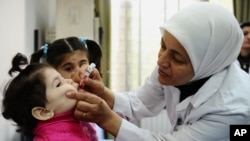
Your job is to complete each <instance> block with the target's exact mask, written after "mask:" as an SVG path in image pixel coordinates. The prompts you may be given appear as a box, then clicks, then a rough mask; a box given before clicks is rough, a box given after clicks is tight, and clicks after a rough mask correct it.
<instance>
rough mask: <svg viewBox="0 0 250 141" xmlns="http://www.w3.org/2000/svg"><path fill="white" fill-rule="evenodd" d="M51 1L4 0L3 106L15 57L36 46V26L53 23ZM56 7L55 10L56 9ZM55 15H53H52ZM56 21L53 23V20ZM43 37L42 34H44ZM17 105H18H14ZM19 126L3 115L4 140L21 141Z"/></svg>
mask: <svg viewBox="0 0 250 141" xmlns="http://www.w3.org/2000/svg"><path fill="white" fill-rule="evenodd" d="M49 1H50V3H51V0H0V17H1V22H0V57H1V59H2V61H1V63H0V100H1V102H0V108H1V105H2V91H3V85H4V84H5V83H6V81H7V80H8V79H9V76H8V74H7V72H8V70H9V68H10V66H11V59H12V57H13V56H14V55H15V54H16V53H17V52H22V53H25V54H26V55H27V56H30V54H31V53H32V52H33V49H34V29H39V30H43V28H45V26H46V25H47V24H48V23H49V19H50V18H48V17H49V12H48V11H49V10H48V9H49V8H51V7H49ZM52 10H53V9H52ZM52 15H53V14H52ZM52 23H53V22H52ZM41 38H42V37H41ZM13 106H14V105H13ZM18 139H19V137H18V135H17V134H15V126H13V125H12V123H11V122H10V121H6V120H5V119H4V118H3V117H2V114H1V115H0V141H18Z"/></svg>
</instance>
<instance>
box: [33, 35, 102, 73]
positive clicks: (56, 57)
mask: <svg viewBox="0 0 250 141" xmlns="http://www.w3.org/2000/svg"><path fill="white" fill-rule="evenodd" d="M101 58H102V51H101V48H100V46H99V45H98V44H97V43H96V42H95V41H93V40H89V39H86V38H84V37H83V38H80V39H79V38H78V37H68V38H61V39H58V40H55V41H54V42H53V43H52V44H45V45H44V46H43V47H41V49H40V50H38V51H36V52H35V53H33V54H32V56H31V63H39V62H41V60H42V59H43V60H44V61H46V62H47V63H48V64H50V65H52V66H53V67H54V68H55V69H56V70H57V71H58V72H59V73H61V75H62V76H63V77H64V78H71V76H72V75H73V74H74V73H76V72H78V71H79V69H80V68H81V67H83V66H86V65H89V63H95V64H96V68H97V69H98V71H99V72H101Z"/></svg>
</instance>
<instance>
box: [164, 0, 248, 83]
mask: <svg viewBox="0 0 250 141" xmlns="http://www.w3.org/2000/svg"><path fill="white" fill-rule="evenodd" d="M160 29H161V32H162V35H163V33H164V30H167V31H168V32H169V33H170V34H172V35H173V36H174V37H175V38H176V39H177V40H178V41H179V42H180V43H181V44H182V46H183V47H184V48H185V50H186V51H187V54H188V55H189V58H190V60H191V62H192V66H193V69H194V73H195V75H194V77H193V78H192V80H191V81H194V80H198V79H201V78H205V77H208V76H211V75H213V74H215V73H218V72H220V71H222V70H224V69H225V68H226V67H228V66H229V65H230V64H232V63H233V62H234V61H235V60H236V59H237V57H238V55H239V52H240V49H241V45H242V43H243V38H244V36H243V33H242V30H241V29H240V26H239V23H238V21H237V19H236V18H235V16H234V15H233V13H231V12H230V11H228V10H227V9H225V8H223V7H221V6H219V5H217V4H214V3H209V2H199V3H196V4H193V5H191V6H188V7H186V8H183V9H182V10H181V11H179V12H178V13H177V14H176V15H174V16H173V17H171V18H170V19H169V20H168V21H167V22H166V23H165V24H164V25H162V26H161V27H160Z"/></svg>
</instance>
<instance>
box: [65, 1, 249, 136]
mask: <svg viewBox="0 0 250 141" xmlns="http://www.w3.org/2000/svg"><path fill="white" fill-rule="evenodd" d="M160 29H161V32H162V39H161V48H160V51H159V55H158V61H157V64H158V65H157V67H156V68H155V70H154V71H153V73H152V74H151V75H150V76H149V77H148V78H147V79H146V82H145V84H144V85H143V86H141V87H138V88H137V89H135V90H133V91H130V92H127V93H117V92H112V91H111V90H109V89H108V88H106V87H105V88H104V85H103V83H102V82H101V81H100V80H101V79H100V76H98V72H97V71H94V72H92V74H91V77H92V79H87V80H85V81H84V82H85V85H87V86H88V90H89V91H90V92H89V91H85V92H84V94H82V93H79V94H74V93H68V97H70V98H76V99H78V100H79V102H78V105H77V107H76V110H75V117H76V118H79V119H82V120H86V121H92V122H95V123H97V124H98V125H99V126H100V127H102V128H103V129H105V130H106V131H108V132H109V133H111V134H112V135H114V136H115V140H116V141H219V140H220V141H222V140H229V137H230V132H229V128H230V125H234V124H236V125H241V124H247V123H248V122H249V120H250V98H249V94H250V87H249V84H250V77H249V76H248V75H247V73H245V72H244V71H243V70H242V69H241V68H240V67H238V66H237V65H236V64H235V63H233V62H234V61H235V60H236V59H237V56H238V54H239V52H240V49H241V45H242V41H243V34H242V31H241V29H240V27H239V25H238V22H237V20H236V19H235V17H234V15H233V14H232V13H231V12H229V11H227V10H226V9H224V8H222V7H220V6H218V5H216V4H212V3H208V2H200V3H198V4H194V5H192V6H189V7H187V8H184V9H182V10H181V11H180V12H179V13H177V14H176V15H174V16H173V17H172V18H171V19H169V20H168V21H167V22H166V23H165V24H164V25H163V26H161V28H160ZM93 93H94V94H95V95H94V94H93ZM100 97H101V98H102V99H100ZM103 99H104V100H105V101H104V100H103ZM164 107H165V108H166V111H167V115H168V119H166V120H167V122H168V123H169V124H168V125H166V126H167V127H168V132H166V133H152V132H150V131H147V130H144V129H141V128H139V127H137V126H136V125H134V124H132V123H130V122H129V121H132V120H140V119H142V118H145V117H152V116H156V115H157V114H159V113H160V112H161V111H162V110H163V109H164ZM111 109H112V110H111ZM112 111H114V112H112ZM116 113H119V114H120V115H123V116H125V117H126V119H122V118H121V117H120V116H118V115H117V114H116Z"/></svg>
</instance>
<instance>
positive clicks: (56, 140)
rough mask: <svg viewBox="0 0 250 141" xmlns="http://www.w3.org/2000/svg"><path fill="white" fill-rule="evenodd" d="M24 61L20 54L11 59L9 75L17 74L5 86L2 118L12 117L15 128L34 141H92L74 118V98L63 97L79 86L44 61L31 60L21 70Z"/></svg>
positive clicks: (83, 127)
mask: <svg viewBox="0 0 250 141" xmlns="http://www.w3.org/2000/svg"><path fill="white" fill-rule="evenodd" d="M26 62H27V59H26V57H25V56H24V55H22V54H20V53H18V54H17V55H16V56H15V57H14V58H13V60H12V65H13V66H12V68H11V69H10V71H9V74H10V75H12V74H13V72H19V74H17V76H16V77H15V78H14V79H13V80H12V81H10V82H9V83H8V84H7V85H6V87H5V90H4V99H3V113H2V114H3V116H4V118H6V119H12V120H13V121H14V122H15V123H16V124H17V126H18V131H20V132H21V133H23V134H24V135H26V136H28V137H31V138H33V140H34V141H45V140H46V141H61V140H65V141H93V138H92V137H91V135H89V132H88V128H87V127H86V124H87V123H86V122H81V121H78V120H76V119H75V118H74V117H73V111H72V110H73V109H74V107H75V105H76V100H72V99H69V98H67V97H66V96H65V94H66V93H67V92H76V91H77V90H78V88H79V85H78V84H77V83H75V82H74V81H72V80H71V79H65V78H64V77H62V76H61V74H60V73H58V72H57V71H56V70H55V69H54V68H53V67H51V66H50V65H47V64H41V63H34V64H30V65H28V66H27V67H26V68H25V69H22V68H21V67H20V65H24V64H26ZM85 69H86V68H85Z"/></svg>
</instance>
